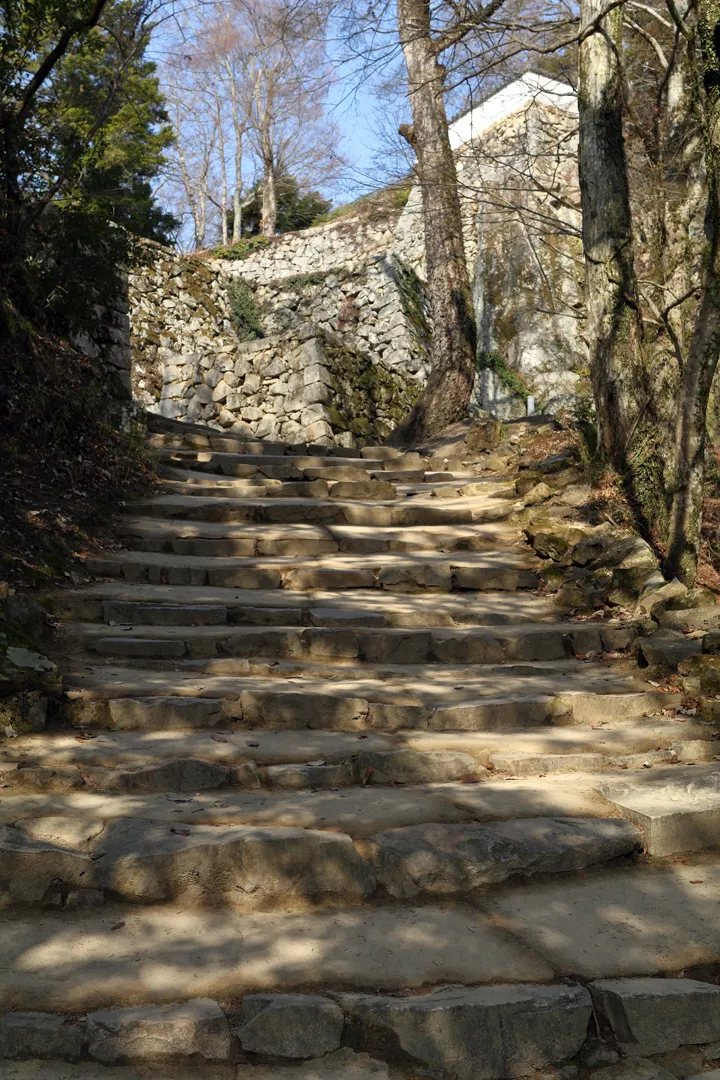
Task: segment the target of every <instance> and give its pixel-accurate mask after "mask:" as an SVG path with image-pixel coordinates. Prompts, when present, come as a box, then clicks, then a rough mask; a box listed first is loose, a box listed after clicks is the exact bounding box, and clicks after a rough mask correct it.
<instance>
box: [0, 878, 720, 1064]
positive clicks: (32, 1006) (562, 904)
mask: <svg viewBox="0 0 720 1080" xmlns="http://www.w3.org/2000/svg"><path fill="white" fill-rule="evenodd" d="M719 889H720V862H718V861H717V860H713V861H709V859H708V858H707V857H706V858H704V859H697V858H696V859H695V860H692V861H691V860H688V861H687V862H685V863H682V864H677V865H673V866H669V867H667V868H664V869H661V868H657V867H643V866H638V867H635V868H630V869H626V870H624V871H622V872H618V870H617V869H616V868H610V869H605V870H601V871H597V872H594V873H592V874H586V875H584V876H583V877H573V878H563V879H562V880H561V881H554V882H553V881H550V882H538V883H529V884H526V885H524V886H523V888H522V889H513V888H508V887H506V888H505V889H503V890H501V891H500V892H497V893H492V894H490V896H489V898H488V900H487V901H482V902H481V905H480V907H478V906H477V905H476V904H474V905H469V904H464V903H462V902H452V901H447V900H446V901H444V902H442V903H440V904H437V903H434V904H423V905H417V906H413V905H412V904H409V903H407V902H406V903H402V904H400V903H398V904H387V905H383V906H381V907H372V906H369V905H368V906H366V907H363V908H359V909H358V908H344V909H341V910H336V909H333V908H328V909H324V910H322V911H314V912H298V911H278V910H276V911H272V912H262V913H248V912H241V911H232V910H217V911H203V912H193V911H186V912H179V911H178V909H177V905H168V906H150V907H137V908H136V909H135V910H134V911H133V912H132V917H130V918H128V913H127V910H126V909H125V908H124V907H121V906H114V905H108V906H107V907H103V908H99V909H97V910H92V909H90V910H81V911H76V912H73V911H69V910H68V911H62V912H52V911H50V912H47V911H35V912H32V911H27V912H17V913H15V912H12V913H7V915H6V916H5V917H4V920H3V922H4V928H5V931H6V932H5V933H3V935H1V936H0V966H1V967H2V970H3V973H4V977H3V980H2V983H1V984H0V1007H2V1009H3V1010H5V1011H8V1010H18V1011H21V1010H25V1011H30V1010H32V1011H38V1010H46V1011H52V1012H54V1013H56V1014H62V1013H66V1012H67V1013H71V1014H77V1013H78V1011H84V1010H92V1009H96V1008H102V1007H105V1006H110V1005H114V1004H116V1003H117V1002H118V1001H122V1002H124V1003H125V1004H133V1005H142V1004H150V1003H154V1002H160V1003H163V1002H168V1001H176V1000H177V996H178V990H179V989H181V992H182V995H183V997H185V998H192V997H197V996H207V997H215V998H218V999H220V1000H222V1001H227V1000H230V999H233V998H235V997H237V996H240V995H243V994H247V993H251V992H254V991H267V990H268V989H270V988H280V987H281V988H283V989H284V990H285V991H287V992H290V991H294V990H305V991H310V990H314V989H318V990H324V989H325V988H326V987H327V986H333V987H335V988H337V989H343V990H352V991H357V990H367V991H369V992H370V993H372V994H373V1000H374V1001H376V1002H379V1001H381V1000H382V999H379V998H378V997H377V996H375V995H376V994H377V990H378V988H382V990H383V991H384V992H385V993H386V994H387V993H390V994H392V993H393V992H395V993H398V994H399V993H403V994H406V993H407V990H408V989H420V988H424V989H425V990H427V988H428V987H438V986H442V984H447V983H450V984H456V985H457V984H461V985H462V984H466V985H470V986H474V987H480V986H482V985H483V984H490V983H502V982H508V981H509V982H516V983H522V984H533V983H543V982H548V981H550V980H552V979H553V978H554V977H558V976H562V977H567V976H568V975H570V973H571V972H573V971H575V972H578V974H579V975H580V976H581V977H582V978H585V979H608V978H609V979H617V978H618V977H622V976H625V977H630V978H633V981H634V982H635V983H637V977H638V976H647V975H648V974H651V975H660V976H662V975H673V974H676V973H677V972H679V971H681V970H683V969H684V968H686V967H688V966H689V965H692V964H698V965H701V964H703V963H714V962H715V961H716V957H717V955H718V952H719V951H720V910H719V909H718V905H717V903H716V897H717V894H718V890H719ZM486 911H487V912H488V913H489V916H490V917H488V914H486ZM623 911H628V912H632V913H633V916H632V917H631V918H623V919H619V918H618V917H617V916H618V912H623ZM493 920H497V921H493ZM119 924H122V926H119ZM120 930H122V933H121V932H120ZM148 942H152V943H153V948H152V950H151V951H150V950H148ZM139 960H142V963H139ZM642 981H643V983H644V990H645V1001H647V996H648V992H649V987H648V986H647V983H648V982H653V981H654V980H651V979H648V978H647V977H645V978H643V980H642ZM656 981H657V982H658V983H662V984H663V985H662V987H661V990H660V993H661V994H663V995H665V994H667V993H668V991H669V990H670V989H671V985H670V984H669V980H668V979H665V978H662V979H658V980H656ZM614 990H615V987H614V986H612V985H611V986H610V987H608V992H609V993H612V992H613V991H614ZM621 990H622V991H623V995H624V996H623V999H621V1000H624V998H625V997H627V996H628V995H632V993H633V992H634V993H635V994H636V995H638V996H639V995H640V993H641V987H640V986H637V985H636V986H635V987H632V986H630V985H629V984H627V983H626V984H620V985H618V986H617V992H620V991H621ZM496 992H497V991H496ZM433 996H434V995H433ZM402 1000H403V1001H405V1002H413V1001H415V1002H417V1001H418V998H417V997H415V996H411V997H409V998H408V997H403V999H402ZM431 1000H432V999H431ZM658 1005H659V1009H660V1010H662V1009H663V1008H665V1009H670V1012H669V1013H668V1024H667V1025H665V1024H663V1023H662V1020H661V1017H663V1016H664V1015H665V1013H664V1012H662V1011H659V1009H658V1007H657V1006H655V1005H654V1003H653V1001H652V1000H651V1001H649V1002H648V1003H647V1004H646V1006H645V1014H644V1015H646V1016H647V1017H648V1020H649V1019H650V1018H651V1017H654V1018H655V1021H654V1022H653V1024H652V1029H653V1033H654V1040H653V1045H657V1042H658V1034H657V1033H658V1032H659V1033H661V1034H660V1043H661V1045H664V1044H662V1032H667V1035H668V1037H669V1038H670V1039H672V1038H673V1037H674V1038H675V1039H676V1040H678V1041H679V1042H682V1041H683V1036H682V1031H683V1029H684V1028H685V1024H684V1023H678V1021H679V1020H680V1014H679V1012H678V1002H677V1000H676V999H674V998H673V997H672V995H671V996H669V997H665V999H664V1001H663V1002H659V1003H658ZM699 1005H700V1003H699V1001H698V1000H697V997H696V998H695V1000H694V1002H693V1015H694V1016H696V1017H698V1016H699ZM628 1008H629V1009H631V1012H630V1017H631V1023H632V1024H633V1030H637V1031H638V1032H641V1031H642V1030H643V1028H642V1018H643V1013H642V1012H641V1010H640V1009H639V1008H638V1009H633V1008H632V1002H631V1001H628ZM682 1015H684V1013H683V1014H682ZM709 1016H710V1018H711V1022H710V1023H709V1024H708V1025H706V1027H707V1030H708V1032H709V1034H707V1035H706V1034H705V1032H704V1031H703V1033H702V1034H701V1035H700V1041H702V1042H704V1041H705V1040H706V1039H707V1040H708V1041H711V1040H712V1038H715V1039H716V1038H717V1033H716V1029H715V1028H713V1027H712V1023H713V1022H714V1024H715V1025H717V1017H718V1010H717V1006H716V1005H715V1004H714V1003H712V1004H711V1005H710V1010H709ZM712 1018H714V1021H713V1020H712ZM658 1020H660V1022H659V1023H657V1021H658ZM646 1022H647V1021H646ZM698 1027H699V1025H698ZM472 1028H473V1030H478V1031H482V1030H484V1027H483V1025H472ZM693 1030H697V1028H693ZM584 1032H585V1026H583V1029H582V1033H581V1037H582V1038H584ZM648 1034H649V1033H648ZM678 1036H679V1039H678ZM624 1037H625V1039H627V1038H628V1036H627V1034H625V1036H624ZM633 1037H634V1038H636V1037H637V1036H633ZM645 1039H647V1036H646V1037H645ZM452 1046H453V1048H456V1047H457V1043H453V1044H452ZM435 1064H437V1062H435ZM53 1080H56V1078H55V1077H53Z"/></svg>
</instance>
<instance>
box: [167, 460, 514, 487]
mask: <svg viewBox="0 0 720 1080" xmlns="http://www.w3.org/2000/svg"><path fill="white" fill-rule="evenodd" d="M296 460H297V461H299V462H300V466H298V465H297V464H295V461H296ZM308 460H312V459H309V458H306V459H299V458H298V459H294V458H283V459H272V461H271V463H270V464H268V463H267V462H266V461H262V463H258V462H251V463H250V464H248V463H246V462H244V461H239V462H238V463H236V464H234V465H233V466H232V468H231V469H229V470H228V471H226V470H223V469H219V468H217V467H216V468H211V469H203V468H196V467H194V466H193V463H190V464H187V463H184V462H182V461H178V460H177V459H175V458H168V459H166V461H165V462H161V463H160V464H159V465H158V467H157V475H158V477H159V478H160V479H161V480H162V485H161V486H162V487H163V488H167V487H168V481H169V482H170V483H171V485H172V487H173V489H177V485H186V486H188V487H196V486H197V487H200V488H203V489H207V490H208V491H209V492H211V493H212V492H213V491H215V490H217V489H218V488H223V489H227V490H228V492H230V491H240V490H242V489H243V487H246V488H248V489H249V490H252V488H253V487H255V488H262V487H264V486H266V487H267V488H268V490H272V489H273V488H274V487H276V485H277V484H278V483H280V482H290V483H299V482H301V481H305V482H311V481H313V482H318V481H319V482H324V483H329V484H332V483H337V482H339V481H343V482H345V481H349V482H355V483H357V482H364V481H367V480H376V481H388V482H390V483H392V484H397V485H398V486H402V487H403V489H407V490H411V489H417V490H419V491H422V492H424V491H427V490H436V489H437V488H438V487H445V486H447V487H450V486H452V487H454V488H456V489H459V488H462V487H464V486H465V485H467V484H473V483H477V482H478V480H480V479H482V478H479V477H478V476H477V475H476V474H475V473H472V472H463V471H460V470H444V471H442V472H438V471H436V470H426V469H425V467H424V465H422V466H421V467H416V468H411V467H409V466H408V467H406V468H388V467H386V468H383V469H379V468H377V467H373V463H372V462H368V463H362V464H363V465H364V467H362V468H358V467H357V466H356V465H340V464H334V465H330V464H327V463H326V464H325V466H315V467H307V464H306V463H307V461H308ZM317 460H322V459H317ZM375 464H377V463H375ZM483 482H486V481H483ZM492 482H493V483H497V481H496V480H495V481H492Z"/></svg>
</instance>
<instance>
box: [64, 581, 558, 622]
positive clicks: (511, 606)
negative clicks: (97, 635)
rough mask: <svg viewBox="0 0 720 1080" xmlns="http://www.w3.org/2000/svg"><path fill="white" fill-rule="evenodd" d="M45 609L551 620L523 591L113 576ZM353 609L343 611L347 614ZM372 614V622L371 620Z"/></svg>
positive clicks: (123, 615)
mask: <svg viewBox="0 0 720 1080" xmlns="http://www.w3.org/2000/svg"><path fill="white" fill-rule="evenodd" d="M48 604H49V607H50V610H51V611H52V612H53V613H54V614H55V615H57V616H60V617H61V618H71V619H75V620H76V621H78V622H98V621H100V622H106V623H108V622H113V623H132V622H138V623H144V624H153V625H157V626H162V625H170V626H171V625H183V626H193V625H202V624H205V625H210V624H217V625H220V624H224V623H229V624H231V625H241V624H245V625H248V624H253V625H256V626H263V625H271V624H273V623H275V624H278V623H279V624H284V625H286V626H295V625H306V626H313V625H330V623H331V622H337V623H338V624H339V623H340V622H344V621H347V618H348V617H351V618H355V620H356V622H362V620H363V619H365V620H366V621H367V625H371V624H372V625H386V626H415V627H421V626H449V627H452V626H472V625H493V626H501V625H506V624H511V625H512V624H515V625H520V624H521V623H530V622H535V623H537V622H543V621H547V622H554V621H556V620H557V618H558V611H559V608H558V606H557V605H556V604H555V603H554V602H553V601H552V600H551V599H545V598H540V597H538V596H535V595H534V594H532V593H526V592H523V591H518V592H502V593H476V594H473V595H472V596H467V595H462V596H459V595H457V594H454V593H453V594H450V593H445V594H437V593H433V594H432V595H430V596H424V595H422V594H404V595H395V594H393V593H387V592H382V591H378V590H374V589H373V590H369V589H368V590H364V589H355V590H353V592H352V594H351V595H350V596H348V595H347V594H346V593H343V592H305V593H302V592H297V593H294V592H292V591H291V590H282V592H278V591H277V590H272V589H268V590H264V591H263V590H259V591H254V590H252V589H247V590H246V589H243V590H241V591H240V592H238V591H236V590H233V589H223V588H221V587H216V588H212V587H207V588H203V587H201V586H200V587H196V586H182V585H134V584H129V585H122V584H119V583H116V582H98V583H97V584H95V585H93V586H90V587H86V588H81V589H74V590H73V591H72V592H69V591H67V590H63V591H62V592H59V593H56V594H54V595H53V596H52V597H50V598H49V600H48ZM348 612H350V613H354V614H350V615H348V614H346V613H348ZM371 620H372V623H371Z"/></svg>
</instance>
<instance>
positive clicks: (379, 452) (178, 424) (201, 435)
mask: <svg viewBox="0 0 720 1080" xmlns="http://www.w3.org/2000/svg"><path fill="white" fill-rule="evenodd" d="M145 420H146V423H147V430H148V431H149V432H150V435H149V436H148V438H147V444H148V446H151V447H152V448H153V449H156V450H159V449H162V448H169V449H173V448H174V449H191V450H192V449H195V450H207V449H210V450H215V451H217V452H218V453H235V454H254V455H257V454H262V455H264V454H270V455H275V456H277V455H280V456H282V455H285V454H296V455H297V454H300V455H306V454H325V455H326V456H328V457H332V458H353V459H359V458H362V457H363V450H360V449H357V448H355V447H346V446H326V445H325V444H324V443H286V442H277V441H273V440H265V439H248V438H246V437H244V436H242V435H238V434H234V433H233V432H229V431H220V430H218V429H217V428H212V427H210V426H209V425H207V424H191V423H185V422H184V421H179V420H170V419H168V418H167V417H164V416H159V415H158V414H156V413H146V414H145ZM364 449H365V451H366V452H367V453H368V454H369V456H373V454H375V456H377V457H378V458H383V459H385V458H388V457H393V456H397V455H398V454H400V453H402V451H400V450H394V449H393V448H392V447H384V446H383V447H377V448H372V447H366V448H364Z"/></svg>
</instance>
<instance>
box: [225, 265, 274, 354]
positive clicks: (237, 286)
mask: <svg viewBox="0 0 720 1080" xmlns="http://www.w3.org/2000/svg"><path fill="white" fill-rule="evenodd" d="M227 298H228V304H229V307H230V321H231V323H232V324H233V327H234V328H235V333H236V334H237V336H238V338H239V340H240V341H256V340H257V338H261V337H264V336H265V332H264V330H263V327H262V323H261V322H260V312H259V311H258V309H257V306H256V304H255V294H254V293H253V291H252V289H251V288H250V286H249V285H248V283H247V281H242V280H241V279H240V278H236V279H235V281H232V282H231V283H230V285H228V290H227Z"/></svg>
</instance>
